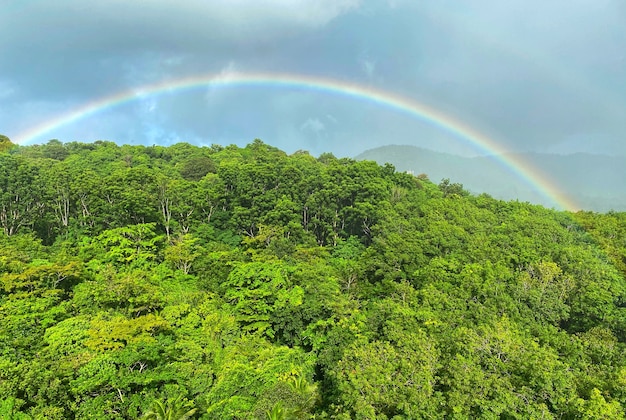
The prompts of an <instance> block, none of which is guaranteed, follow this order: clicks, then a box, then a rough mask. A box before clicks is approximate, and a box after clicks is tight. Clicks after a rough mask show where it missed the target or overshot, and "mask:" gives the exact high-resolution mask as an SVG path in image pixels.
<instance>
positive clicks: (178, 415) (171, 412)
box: [142, 395, 198, 420]
mask: <svg viewBox="0 0 626 420" xmlns="http://www.w3.org/2000/svg"><path fill="white" fill-rule="evenodd" d="M181 398H182V397H181V396H180V395H179V396H178V397H176V399H174V400H171V399H169V398H168V400H167V402H164V401H161V400H154V402H153V403H152V407H150V409H149V410H148V411H146V412H145V413H144V415H143V417H142V418H144V419H150V420H187V419H190V418H191V417H192V416H193V415H194V414H195V413H196V411H197V410H198V409H197V408H193V403H191V402H189V401H187V402H183V401H181Z"/></svg>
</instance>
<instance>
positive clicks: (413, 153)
mask: <svg viewBox="0 0 626 420" xmlns="http://www.w3.org/2000/svg"><path fill="white" fill-rule="evenodd" d="M355 159H356V160H373V161H376V162H378V163H380V164H383V163H387V162H388V163H391V164H393V165H394V166H395V167H396V169H397V170H399V171H411V172H413V173H415V174H416V175H417V174H421V173H424V174H426V175H428V177H429V178H430V179H431V180H432V181H433V182H439V181H440V180H441V179H444V178H449V179H450V180H451V181H452V182H458V183H461V184H463V186H464V187H465V189H467V190H469V191H471V192H472V193H476V194H480V193H487V194H489V195H492V196H493V197H496V198H500V199H504V200H520V201H529V202H531V203H537V204H542V205H544V206H547V207H557V204H556V203H554V202H549V200H548V199H546V197H544V196H543V195H542V194H541V193H540V192H539V191H537V190H536V189H534V188H533V186H531V185H529V184H528V183H527V182H526V181H525V180H523V179H522V178H521V177H520V176H519V175H517V174H515V173H514V172H513V171H512V170H510V168H507V167H506V165H503V164H502V163H501V162H500V161H501V160H502V159H505V160H510V159H521V160H523V161H526V162H529V163H530V164H532V166H533V167H534V168H536V169H537V170H538V171H540V172H541V173H542V174H543V175H542V176H548V175H549V177H550V182H551V183H552V184H554V185H556V186H558V187H559V188H560V189H561V191H562V192H563V193H565V194H566V195H567V196H569V197H571V198H572V199H573V201H575V202H576V203H577V204H578V205H579V206H580V207H581V208H582V209H584V210H593V211H600V212H606V211H609V210H616V211H625V210H626V165H625V164H624V163H625V162H624V158H623V157H614V156H606V155H595V154H589V153H575V154H570V155H555V154H543V153H511V154H507V155H500V156H478V157H463V156H458V155H453V154H449V153H443V152H435V151H433V150H429V149H424V148H420V147H416V146H398V145H391V146H382V147H378V148H375V149H370V150H366V151H365V152H363V153H361V154H359V155H357V156H356V157H355Z"/></svg>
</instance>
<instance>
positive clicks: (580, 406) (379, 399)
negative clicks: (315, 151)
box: [0, 138, 626, 419]
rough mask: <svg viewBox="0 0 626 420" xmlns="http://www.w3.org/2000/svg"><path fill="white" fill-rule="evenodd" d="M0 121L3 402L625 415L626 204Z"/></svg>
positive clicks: (252, 414)
mask: <svg viewBox="0 0 626 420" xmlns="http://www.w3.org/2000/svg"><path fill="white" fill-rule="evenodd" d="M0 140H1V141H0V227H1V229H2V233H0V279H1V283H0V320H1V321H0V417H1V418H3V419H83V418H85V419H86V418H89V419H136V418H140V417H142V416H145V417H146V418H155V419H158V418H179V419H182V418H188V417H189V418H196V419H292V418H294V419H307V418H316V419H392V418H395V419H404V418H408V419H419V418H425V419H442V418H450V419H470V418H487V419H515V418H518V419H531V418H533V419H550V418H559V419H617V418H624V415H625V411H624V409H625V408H626V359H625V357H624V354H626V352H625V350H626V346H625V343H626V281H625V276H626V214H625V213H607V214H598V213H592V212H580V213H576V214H573V213H567V212H558V211H554V210H549V209H546V208H543V207H541V206H537V205H532V204H529V203H522V202H505V201H500V200H496V199H493V198H491V197H490V196H488V195H470V194H469V193H467V192H466V191H465V190H464V189H463V187H462V185H460V184H455V183H450V182H449V181H446V180H444V181H442V182H441V183H439V184H437V183H433V182H431V181H430V180H429V179H428V178H427V177H425V176H420V177H414V176H412V175H409V174H406V173H401V172H397V171H396V170H395V169H394V167H393V166H391V165H384V166H380V165H378V164H376V163H374V162H371V161H354V160H351V159H345V158H343V159H338V158H335V157H334V156H333V155H331V154H322V155H321V156H319V157H317V158H315V157H313V156H311V155H309V154H308V153H306V152H296V153H294V154H292V155H287V154H286V153H284V152H282V151H280V150H278V149H276V148H273V147H271V146H268V145H267V144H264V143H263V142H261V141H259V140H256V141H254V142H253V143H251V144H249V145H248V146H246V147H243V148H240V147H236V146H227V147H222V146H212V147H195V146H191V145H189V144H176V145H173V146H169V147H161V146H152V147H144V146H128V145H126V146H118V145H116V144H115V143H112V142H106V141H98V142H95V143H90V144H85V143H66V144H63V143H61V142H59V141H50V142H49V143H47V144H45V145H36V146H27V147H22V146H13V145H11V143H10V142H9V141H8V139H6V138H2V139H0ZM168 415H170V416H171V417H166V416H168ZM185 416H187V417H185Z"/></svg>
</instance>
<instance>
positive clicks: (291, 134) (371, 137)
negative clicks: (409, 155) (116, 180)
mask: <svg viewBox="0 0 626 420" xmlns="http://www.w3.org/2000/svg"><path fill="white" fill-rule="evenodd" d="M261 73H262V74H275V75H276V74H283V75H284V74H287V75H295V76H297V77H300V78H322V79H325V80H332V81H333V83H336V84H337V85H342V84H350V85H351V86H360V87H362V88H363V89H375V90H376V91H378V92H381V91H382V92H386V93H388V94H390V95H395V97H402V98H406V100H408V101H415V102H417V103H419V104H421V105H422V106H423V107H425V108H428V109H432V110H435V111H436V112H437V113H438V114H439V115H445V116H446V118H449V119H450V120H452V121H457V122H459V123H461V124H462V125H463V126H465V127H471V129H472V130H475V131H476V132H479V133H482V135H484V136H485V138H488V139H489V140H490V141H491V142H493V143H494V144H497V145H498V146H499V150H506V151H512V152H513V151H514V152H521V151H524V152H526V151H532V152H546V153H559V154H568V153H576V152H589V153H596V154H608V155H619V156H622V155H624V156H626V2H625V1H624V0H551V1H540V0H506V1H487V0H465V1H462V2H459V1H458V0H454V1H453V0H424V1H419V2H418V1H414V0H406V1H404V0H228V1H226V0H224V1H218V0H213V1H208V0H181V1H177V2H174V1H171V0H141V1H139V0H136V1H128V0H123V1H122V0H90V1H85V0H55V1H47V0H39V1H38V0H0V133H1V134H5V135H7V136H8V137H9V138H11V139H17V140H18V141H20V142H22V143H23V144H35V143H45V142H47V141H48V140H50V139H59V140H61V141H64V142H67V141H82V142H91V141H95V140H112V141H116V142H118V143H130V144H145V145H151V144H161V145H169V144H174V143H177V142H181V141H186V142H190V143H193V144H197V145H210V144H223V145H227V144H232V143H234V144H238V145H244V144H247V143H249V142H250V141H252V140H253V139H255V138H260V139H262V140H263V141H264V142H266V143H269V144H271V145H274V146H276V147H279V148H281V149H283V150H285V151H287V152H294V151H296V150H300V149H303V150H309V151H310V152H311V153H313V154H315V155H318V154H320V153H323V152H332V153H334V154H335V155H337V156H355V155H357V154H358V153H360V152H362V151H364V150H367V149H371V148H374V147H377V146H382V145H387V144H408V145H414V146H419V147H425V148H429V149H433V150H436V151H444V152H448V153H454V154H459V155H466V156H471V155H477V154H483V153H486V152H488V150H487V151H486V150H484V149H482V150H481V149H480V148H477V147H476V145H475V144H472V142H471V141H468V140H467V139H466V138H464V137H463V136H462V135H458V133H457V134H455V133H452V132H451V131H450V130H445V129H442V128H441V127H439V126H437V125H436V124H432V122H429V121H428V120H427V119H424V118H422V119H420V118H416V117H415V116H414V115H408V114H406V113H402V112H398V110H397V109H393V108H390V107H388V106H384V104H380V103H376V102H372V101H368V100H366V99H364V98H359V97H350V96H346V95H342V94H338V93H336V92H335V93H333V92H332V91H319V90H312V89H302V88H298V86H287V85H279V84H268V85H263V84H258V85H253V86H250V85H232V86H230V85H228V84H227V83H226V84H223V85H219V86H214V85H205V86H198V87H196V88H194V89H186V90H176V89H170V90H165V91H162V92H160V93H158V94H157V93H153V94H150V93H149V92H148V93H142V92H146V87H147V86H151V85H154V84H167V83H168V82H169V81H176V80H182V79H185V78H191V77H198V76H201V75H202V76H203V77H205V78H206V79H207V80H210V79H211V77H215V78H216V79H219V78H222V79H221V80H223V79H227V78H228V77H229V75H233V74H244V75H245V74H261ZM121 92H131V93H135V94H136V95H137V96H136V97H134V99H133V100H128V101H125V102H123V103H120V104H117V105H116V106H110V107H103V108H102V109H95V110H94V112H92V113H91V114H89V115H85V116H83V117H81V116H80V115H78V116H77V117H76V118H74V119H73V120H72V121H71V122H67V123H65V124H58V125H57V126H55V125H54V124H53V122H54V121H57V120H59V118H61V117H62V116H63V115H68V114H71V113H72V112H78V110H80V109H84V107H85V106H86V105H89V104H92V103H95V102H97V101H99V100H101V99H102V98H106V97H108V96H111V95H115V94H118V93H121ZM37 127H47V128H48V129H47V131H45V132H42V131H41V130H39V132H38V131H37V130H36V129H35V128H37ZM34 134H36V135H34Z"/></svg>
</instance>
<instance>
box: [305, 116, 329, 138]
mask: <svg viewBox="0 0 626 420" xmlns="http://www.w3.org/2000/svg"><path fill="white" fill-rule="evenodd" d="M300 130H302V131H307V130H308V131H312V132H313V133H315V134H317V135H319V134H320V133H321V132H322V131H324V130H326V126H325V125H324V123H323V122H322V121H320V120H319V118H308V119H307V120H306V121H305V122H303V123H302V124H301V125H300Z"/></svg>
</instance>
